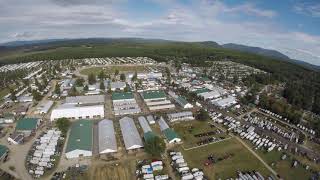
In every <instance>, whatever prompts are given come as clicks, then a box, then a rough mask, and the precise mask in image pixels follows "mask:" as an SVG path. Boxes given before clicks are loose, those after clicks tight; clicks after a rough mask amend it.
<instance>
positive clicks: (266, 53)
mask: <svg viewBox="0 0 320 180" xmlns="http://www.w3.org/2000/svg"><path fill="white" fill-rule="evenodd" d="M222 47H223V48H226V49H232V50H237V51H242V52H247V53H253V54H258V55H262V56H267V57H272V58H279V59H290V58H289V57H288V56H286V55H284V54H282V53H280V52H278V51H276V50H270V49H263V48H260V47H252V46H245V45H241V44H233V43H229V44H223V45H222Z"/></svg>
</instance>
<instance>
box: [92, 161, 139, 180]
mask: <svg viewBox="0 0 320 180" xmlns="http://www.w3.org/2000/svg"><path fill="white" fill-rule="evenodd" d="M135 165H136V164H135V161H128V162H126V163H120V164H118V165H117V166H116V165H103V164H101V165H92V166H91V167H90V169H89V172H88V177H89V178H88V179H94V180H104V179H109V180H127V179H135V170H136V168H135Z"/></svg>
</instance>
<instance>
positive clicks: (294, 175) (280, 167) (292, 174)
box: [246, 141, 320, 180]
mask: <svg viewBox="0 0 320 180" xmlns="http://www.w3.org/2000/svg"><path fill="white" fill-rule="evenodd" d="M246 143H247V144H248V145H249V146H251V147H252V144H251V143H249V142H248V141H246ZM256 152H257V154H258V155H259V156H260V157H261V158H262V159H263V160H264V161H265V162H266V163H267V164H269V165H270V166H271V167H272V168H273V169H274V170H275V171H276V172H277V173H278V174H279V175H280V177H282V178H284V179H290V180H291V179H292V180H294V179H297V180H298V179H309V177H310V176H311V172H310V171H307V170H305V168H304V167H303V166H301V165H298V166H297V168H292V167H291V166H292V163H293V157H294V158H295V159H298V160H299V161H300V162H303V163H305V158H302V157H299V156H293V155H292V154H291V155H290V156H291V157H288V156H287V159H285V160H281V156H282V154H283V151H277V150H274V151H271V152H266V151H264V150H256ZM287 154H288V153H287ZM272 164H273V165H272ZM308 164H309V166H310V167H311V168H313V169H315V170H318V171H319V168H320V167H319V166H317V165H315V164H310V162H309V163H308Z"/></svg>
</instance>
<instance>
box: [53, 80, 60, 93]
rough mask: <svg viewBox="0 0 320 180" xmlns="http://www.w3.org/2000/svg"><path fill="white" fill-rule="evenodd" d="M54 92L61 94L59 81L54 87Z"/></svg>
mask: <svg viewBox="0 0 320 180" xmlns="http://www.w3.org/2000/svg"><path fill="white" fill-rule="evenodd" d="M54 93H56V94H58V95H60V94H61V90H60V85H59V84H58V83H57V84H56V87H55V88H54Z"/></svg>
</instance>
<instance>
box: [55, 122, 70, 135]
mask: <svg viewBox="0 0 320 180" xmlns="http://www.w3.org/2000/svg"><path fill="white" fill-rule="evenodd" d="M70 125H71V122H70V121H69V119H67V118H59V119H58V120H57V121H56V127H57V128H58V129H59V130H60V131H61V132H62V134H64V135H66V134H67V132H68V130H69V127H70Z"/></svg>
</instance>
